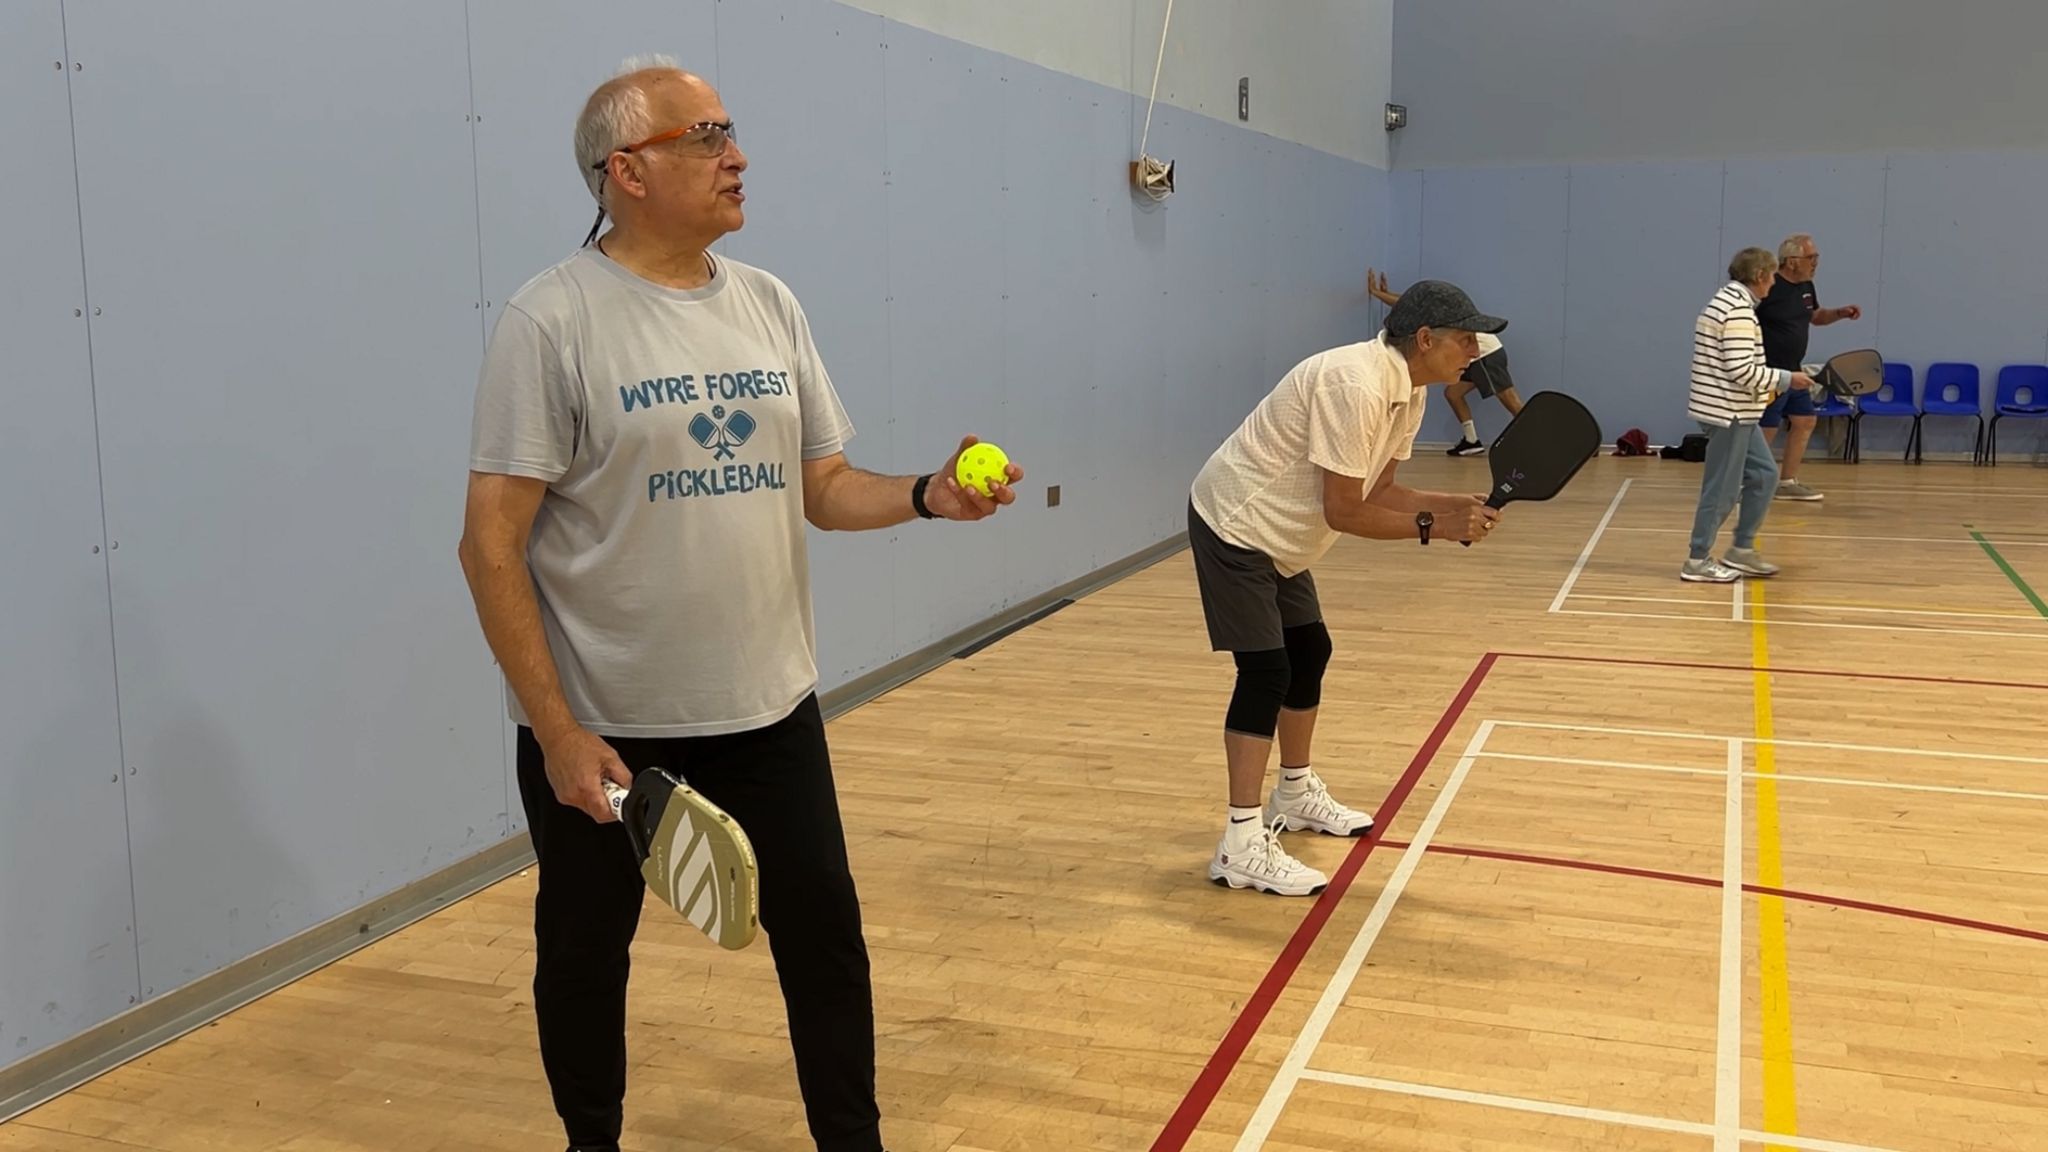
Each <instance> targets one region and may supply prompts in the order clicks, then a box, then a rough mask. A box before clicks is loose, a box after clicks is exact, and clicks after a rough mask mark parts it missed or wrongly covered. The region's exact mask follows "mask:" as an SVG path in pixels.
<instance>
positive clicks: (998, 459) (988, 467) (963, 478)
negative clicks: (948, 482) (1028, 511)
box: [953, 444, 1010, 496]
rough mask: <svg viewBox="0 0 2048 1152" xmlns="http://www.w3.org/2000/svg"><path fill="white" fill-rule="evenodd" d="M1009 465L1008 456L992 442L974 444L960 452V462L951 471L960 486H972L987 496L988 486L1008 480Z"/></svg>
mask: <svg viewBox="0 0 2048 1152" xmlns="http://www.w3.org/2000/svg"><path fill="white" fill-rule="evenodd" d="M1009 467H1010V458H1009V457H1008V456H1006V455H1004V454H1003V450H1002V449H1001V448H998V447H996V446H995V445H993V444H974V445H970V446H969V447H968V449H967V450H966V451H965V452H962V453H960V463H959V465H958V466H957V467H955V468H954V469H953V471H954V475H955V478H956V479H958V480H959V481H960V485H961V487H963V488H972V489H974V490H975V491H976V492H979V493H981V494H982V495H983V496H987V495H990V492H989V488H990V486H992V485H995V484H1007V483H1009V482H1010V474H1009V472H1008V471H1007V469H1008V468H1009Z"/></svg>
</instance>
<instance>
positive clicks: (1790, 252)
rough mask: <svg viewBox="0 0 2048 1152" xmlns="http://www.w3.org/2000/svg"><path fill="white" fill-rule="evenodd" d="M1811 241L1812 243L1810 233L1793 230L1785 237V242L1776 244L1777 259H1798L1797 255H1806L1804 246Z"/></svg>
mask: <svg viewBox="0 0 2048 1152" xmlns="http://www.w3.org/2000/svg"><path fill="white" fill-rule="evenodd" d="M1811 243H1813V235H1812V233H1809V232H1794V233H1793V234H1791V235H1790V236H1787V237H1785V242H1784V243H1783V244H1780V245H1778V259H1780V260H1795V259H1798V258H1799V257H1801V256H1804V255H1806V246H1807V245H1808V244H1811Z"/></svg>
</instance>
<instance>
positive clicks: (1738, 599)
mask: <svg viewBox="0 0 2048 1152" xmlns="http://www.w3.org/2000/svg"><path fill="white" fill-rule="evenodd" d="M1745 583H1747V581H1744V580H1737V581H1735V583H1734V584H1733V585H1731V587H1733V588H1734V589H1735V592H1734V595H1733V596H1731V597H1730V598H1729V599H1730V602H1731V604H1732V607H1731V608H1730V610H1729V618H1730V619H1732V620H1734V621H1735V622H1736V623H1737V624H1742V623H1746V621H1744V620H1743V619H1742V586H1743V585H1744V584H1745ZM1588 599H1598V597H1588Z"/></svg>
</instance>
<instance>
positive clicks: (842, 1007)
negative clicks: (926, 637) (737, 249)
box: [460, 58, 1023, 1152]
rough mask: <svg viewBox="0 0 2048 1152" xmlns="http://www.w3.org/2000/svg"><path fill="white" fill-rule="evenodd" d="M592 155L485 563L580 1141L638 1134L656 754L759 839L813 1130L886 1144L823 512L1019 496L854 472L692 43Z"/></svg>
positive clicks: (550, 1029) (540, 334)
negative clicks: (841, 753)
mask: <svg viewBox="0 0 2048 1152" xmlns="http://www.w3.org/2000/svg"><path fill="white" fill-rule="evenodd" d="M575 153H576V160H577V164H578V166H579V167H580V168H581V169H582V175H583V179H584V180H585V181H586V183H587V185H588V187H589V189H590V191H591V194H592V195H593V196H594V197H596V199H597V202H598V205H599V207H600V211H599V215H598V225H599V226H602V224H603V222H604V218H605V216H606V215H607V214H608V215H609V216H610V217H611V218H612V219H613V220H614V222H615V226H614V227H613V228H612V229H611V230H609V231H607V232H605V233H604V234H603V235H601V236H600V235H599V234H598V229H597V228H595V227H594V228H593V229H592V231H591V235H590V237H589V238H588V239H586V241H585V244H584V247H583V248H581V249H579V250H578V251H576V252H574V253H572V254H571V255H570V256H568V257H567V258H566V259H564V260H562V261H561V262H560V263H557V264H556V265H554V266H553V267H551V268H548V269H545V270H544V271H542V272H541V273H540V274H539V275H537V276H535V277H534V278H533V279H532V280H531V281H529V282H528V283H527V284H526V285H525V286H524V287H523V288H521V289H520V290H519V292H518V293H517V294H515V295H514V296H513V297H512V298H511V299H510V300H508V301H506V304H505V310H504V313H503V315H502V316H501V317H500V318H499V320H498V323H497V326H496V328H495V329H494V330H493V332H492V334H491V338H490V342H489V347H488V349H487V351H486V353H485V357H484V364H483V370H482V372H481V375H480V380H479V383H478V388H477V395H476V405H475V426H474V430H473V433H472V446H471V452H470V460H469V467H470V481H469V496H468V505H467V512H466V522H465V527H464V532H463V538H462V544H461V548H460V553H461V560H462V568H463V571H464V574H465V575H466V577H467V578H468V581H469V586H470V590H471V593H472V595H473V596H474V599H475V601H476V609H477V614H478V617H479V619H480V621H481V623H482V627H483V632H484V635H485V637H486V639H487V640H488V642H489V644H490V647H491V650H492V651H493V653H495V654H496V656H497V659H498V663H499V665H500V666H501V667H502V668H503V669H504V673H505V677H506V681H507V689H508V697H509V698H508V700H507V707H508V710H509V711H510V713H511V715H512V717H513V719H514V721H515V723H516V724H517V726H518V750H517V771H518V778H519V791H520V797H521V800H522V801H523V803H524V805H525V810H526V816H527V822H528V828H529V831H530V833H531V836H532V839H533V844H534V849H535V851H536V853H537V855H538V858H539V865H540V879H539V892H538V894H537V896H536V900H535V911H534V933H535V938H536V943H537V956H536V964H535V972H534V981H533V990H534V1012H535V1015H536V1017H537V1018H538V1024H539V1032H540V1048H541V1060H542V1064H543V1067H544V1068H545V1069H546V1072H547V1076H548V1082H549V1085H550V1087H551V1088H552V1091H553V1096H554V1103H555V1108H556V1111H557V1112H558V1113H559V1114H560V1115H561V1117H562V1121H563V1124H564V1127H565V1129H566V1131H567V1133H568V1138H569V1141H570V1146H571V1149H572V1152H613V1150H616V1149H617V1148H618V1146H619V1144H618V1141H619V1137H620V1132H621V1130H622V1125H623V1100H624V1097H625V1089H626V1043H625V1012H626V979H627V970H628V952H629V948H630V945H631V943H632V940H633V936H634V932H635V929H636V928H637V925H638V921H639V916H640V908H641V903H642V893H643V886H642V881H641V879H640V874H639V871H638V869H637V867H636V864H635V860H634V856H633V854H632V849H631V847H630V845H629V844H628V842H627V838H626V835H625V831H624V829H623V828H622V827H621V826H620V825H619V824H618V822H617V821H616V820H614V819H613V817H612V815H611V811H610V808H609V806H608V805H607V803H606V800H605V796H604V793H603V790H602V784H603V781H604V780H606V779H610V780H612V781H614V782H616V783H618V784H620V785H629V784H630V783H631V781H632V778H633V774H634V773H635V772H638V771H642V770H644V769H646V768H649V767H653V766H657V765H659V766H664V767H667V768H669V769H670V770H671V771H675V772H677V773H678V774H679V775H681V776H683V777H684V778H686V779H687V781H688V783H689V784H690V785H691V786H692V787H693V788H695V789H696V790H697V791H698V792H699V793H701V794H703V795H704V796H705V797H706V798H707V799H709V800H710V801H711V802H712V803H714V804H716V805H718V806H719V807H721V808H723V809H724V810H725V811H726V812H727V813H729V814H730V815H731V816H732V817H733V819H734V820H736V821H737V822H738V824H739V825H740V827H741V828H743V829H744V830H745V834H746V836H747V837H748V838H749V839H750V840H751V841H752V844H753V847H754V851H755V854H756V859H757V861H758V866H759V876H760V910H761V925H762V927H763V929H764V930H765V931H766V933H767V935H768V940H769V945H770V948H771V950H772V952H773V955H774V958H775V968H776V974H777V977H778V978H779V980H780V982H781V986H782V993H783V997H784V1002H785V1005H786V1007H787V1011H788V1020H789V1033H790V1044H791V1046H792V1048H793V1049H794V1051H795V1055H796V1072H797V1080H798V1083H799V1085H800V1087H801V1091H802V1094H803V1100H804V1108H805V1112H806V1115H807V1117H808V1119H809V1123H810V1130H811V1134H812V1138H813V1139H814V1141H815V1142H816V1145H817V1147H818V1148H819V1149H821V1150H822V1152H878V1150H879V1149H881V1147H882V1142H881V1135H880V1112H879V1109H878V1107H877V1105H876V1097H875V1045H874V1008H873V993H872V988H871V983H870V976H869V964H868V955H867V947H866V943H865V941H864V939H863V936H862V929H861V914H860V902H859V898H858V895H857V893H856V891H855V887H854V882H853V876H852V873H851V871H850V869H849V866H848V862H847V853H846V842H845V836H844V833H843V831H842V828H841V824H840V816H839V807H838V801H837V798H836V795H835V789H834V785H833V780H832V767H831V761H830V757H829V754H828V752H827V749H826V743H825V726H824V721H823V719H822V717H821V715H820V711H819V705H818V699H817V695H816V689H817V684H818V671H817V663H816V649H815V635H814V629H813V622H812V610H811V597H810V586H809V567H808V560H807V555H806V549H805V523H806V521H808V522H809V523H810V524H811V525H814V526H816V527H818V528H821V529H827V530H832V529H840V530H853V529H873V528H885V527H888V526H891V525H894V524H900V523H902V522H904V521H907V520H910V519H912V518H914V517H920V516H921V517H924V518H927V519H931V518H944V519H949V520H979V519H981V518H983V517H986V516H988V515H991V514H992V513H994V512H995V511H996V510H997V508H998V507H999V506H1000V505H1004V504H1009V503H1011V502H1012V501H1013V500H1014V499H1015V495H1014V493H1013V492H1012V490H1011V489H1010V487H1009V486H1008V485H1000V484H999V485H996V486H994V488H993V489H992V495H989V496H984V495H982V494H981V493H980V492H977V491H975V490H973V489H970V488H966V487H963V486H962V485H960V484H959V483H958V482H957V481H956V480H955V479H954V472H953V467H954V460H948V461H947V462H946V464H945V466H944V467H942V468H941V470H940V471H939V472H937V473H936V474H933V475H927V476H882V475H876V474H874V473H870V472H864V471H861V470H859V469H856V468H854V467H852V466H851V465H850V464H849V463H848V462H847V459H846V456H845V454H844V451H843V446H844V444H845V443H846V441H847V440H848V439H849V438H850V437H851V436H852V434H853V429H852V427H851V425H850V424H849V422H848V420H847V418H846V414H845V412H844V410H843V409H842V408H841V406H840V403H839V399H838V396H837V395H836V393H835V392H834V390H833V385H832V381H831V379H830V378H829V377H828V376H827V375H826V372H825V366H824V363H823V361H822V360H821V358H820V356H819V354H818V349H817V348H816V347H815V345H814V344H813V343H812V339H811V333H810V327H809V324H808V323H807V322H806V320H805V318H804V312H803V309H802V308H800V307H799V306H798V304H797V301H796V298H795V297H794V296H793V295H792V294H791V293H790V291H789V289H788V287H786V286H785V285H784V284H783V283H782V282H781V281H780V280H778V279H776V278H775V277H774V276H772V275H770V274H769V273H767V272H764V271H761V270H760V269H757V268H752V267H749V266H747V265H745V264H743V263H741V262H739V261H737V260H732V259H729V258H725V257H717V256H713V255H712V254H711V252H710V248H711V246H712V244H714V243H715V242H716V241H717V240H718V239H719V238H720V237H721V236H724V235H726V234H727V233H730V232H733V231H735V230H737V229H739V228H740V227H741V226H742V225H743V224H744V222H745V210H744V205H745V202H746V198H745V194H744V192H743V191H742V184H741V179H740V177H741V174H742V173H744V172H745V171H746V169H747V161H746V157H745V156H744V155H743V154H742V153H741V152H740V149H739V146H738V145H737V144H736V143H735V142H734V137H733V126H732V120H731V118H730V117H729V116H728V115H727V114H726V110H725V107H724V106H723V104H722V103H721V102H720V100H719V96H718V93H717V92H716V91H715V90H713V89H712V87H711V86H710V85H709V84H707V83H705V82H704V81H703V80H702V79H700V78H698V77H696V76H693V75H691V74H689V73H687V72H684V71H682V70H681V69H680V68H678V67H676V65H675V63H674V62H673V61H670V60H667V59H665V58H654V59H652V60H651V61H642V62H637V63H629V64H628V66H627V70H626V71H625V72H623V73H621V74H620V75H618V76H616V77H614V78H613V79H611V80H610V81H608V82H606V83H605V84H603V85H601V86H600V87H599V88H598V89H597V90H596V91H595V92H594V93H592V94H591V96H590V97H589V99H588V101H587V103H586V105H585V107H584V109H583V112H582V115H581V117H580V119H579V120H578V121H577V124H576V134H575ZM971 443H973V437H968V438H966V439H965V440H963V441H962V443H961V447H962V448H965V447H966V446H968V445H969V444H971ZM955 459H957V454H956V457H955ZM1008 475H1009V478H1010V482H1011V483H1012V484H1014V483H1015V482H1016V481H1017V480H1018V479H1021V478H1022V476H1023V472H1022V471H1021V470H1020V469H1018V468H1016V467H1015V466H1014V465H1013V466H1011V467H1010V469H1009V472H1008Z"/></svg>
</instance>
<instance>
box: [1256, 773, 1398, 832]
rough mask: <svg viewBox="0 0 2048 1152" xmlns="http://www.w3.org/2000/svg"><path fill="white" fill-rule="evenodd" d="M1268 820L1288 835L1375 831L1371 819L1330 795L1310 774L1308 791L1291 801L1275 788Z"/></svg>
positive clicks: (1318, 777) (1269, 805) (1270, 797)
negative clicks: (1308, 831)
mask: <svg viewBox="0 0 2048 1152" xmlns="http://www.w3.org/2000/svg"><path fill="white" fill-rule="evenodd" d="M1266 821H1267V823H1270V824H1277V825H1280V826H1282V827H1284V828H1285V829H1286V830H1287V831H1289V832H1300V831H1303V830H1310V831H1315V832H1321V833H1323V834H1324V835H1327V836H1363V835H1365V834H1366V833H1368V832H1370V831H1372V817H1371V816H1369V815H1367V814H1366V813H1364V812H1359V811H1356V810H1355V809H1351V808H1346V807H1345V806H1344V805H1342V804H1339V803H1337V801H1336V800H1335V799H1333V798H1332V797H1331V796H1330V789H1329V788H1328V787H1327V786H1326V785H1324V783H1323V778H1322V777H1320V776H1318V775H1316V774H1315V773H1314V772H1310V773H1309V774H1308V790H1307V791H1305V792H1302V793H1301V794H1300V795H1298V796H1294V797H1292V798H1288V797H1283V796H1281V795H1280V789H1279V788H1277V787H1275V788H1274V789H1273V793H1272V795H1270V796H1268V797H1266Z"/></svg>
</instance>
